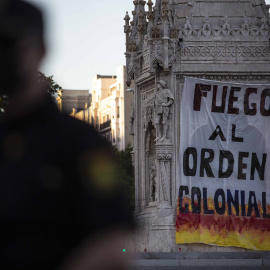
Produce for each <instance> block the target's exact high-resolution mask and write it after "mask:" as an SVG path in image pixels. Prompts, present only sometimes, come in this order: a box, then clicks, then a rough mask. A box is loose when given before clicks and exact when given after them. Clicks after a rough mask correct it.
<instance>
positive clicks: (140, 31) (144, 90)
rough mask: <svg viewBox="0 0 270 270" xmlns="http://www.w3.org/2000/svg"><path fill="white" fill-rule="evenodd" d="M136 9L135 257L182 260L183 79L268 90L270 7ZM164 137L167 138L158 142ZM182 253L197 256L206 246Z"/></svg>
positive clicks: (131, 57)
mask: <svg viewBox="0 0 270 270" xmlns="http://www.w3.org/2000/svg"><path fill="white" fill-rule="evenodd" d="M255 2H256V4H255V5H254V4H253V3H255ZM133 3H134V6H135V9H134V11H133V12H132V15H133V18H132V22H130V25H129V20H128V17H126V18H125V21H126V25H125V33H126V44H127V46H126V47H127V50H126V53H125V55H126V61H127V62H126V72H127V84H128V85H130V84H131V82H132V81H134V84H135V87H134V102H133V104H134V108H135V110H134V114H135V115H134V123H133V127H134V148H133V151H132V155H133V159H134V165H135V188H136V192H135V218H136V219H137V221H138V223H139V224H140V232H139V233H137V234H135V236H134V242H135V243H136V245H135V246H136V248H135V249H136V251H137V252H143V251H144V249H147V251H149V252H178V250H179V246H177V245H176V244H175V238H174V236H175V215H176V211H177V194H178V191H177V190H176V182H177V179H178V178H177V177H178V176H177V170H178V166H179V162H180V161H179V156H178V155H179V153H178V151H179V138H180V123H179V119H180V101H181V94H182V91H183V85H184V80H185V76H189V77H196V78H204V79H210V80H218V81H228V82H235V83H242V82H244V83H257V84H261V83H263V84H269V83H270V45H269V37H270V36H269V11H268V9H269V7H268V6H267V5H266V4H265V1H264V0H258V1H254V0H245V1H231V0H203V1H202V0H192V1H182V0H156V1H155V3H154V4H153V2H152V0H148V1H147V6H148V11H147V12H146V11H145V5H146V2H145V1H141V0H140V1H138V0H137V1H134V2H133ZM147 20H148V24H147ZM160 81H162V82H165V84H166V86H165V87H164V95H163V94H162V98H164V102H162V103H163V105H162V104H159V106H161V107H162V106H163V107H162V108H161V109H160V107H159V109H160V110H161V111H162V113H163V114H164V115H162V116H160V115H159V117H157V112H156V109H155V108H158V107H157V105H156V102H157V93H158V91H160V89H158V83H157V82H160ZM160 95H161V94H160ZM160 100H161V98H160ZM165 101H167V102H165ZM172 101H173V102H172ZM165 105H167V106H165ZM165 107H167V108H165ZM163 117H164V119H163ZM160 134H162V135H163V136H162V138H163V137H164V138H163V139H162V140H161V139H159V140H156V139H157V138H158V135H160ZM164 135H165V136H164ZM155 140H156V141H155ZM154 191H155V192H154ZM153 198H154V199H153ZM181 248H182V251H200V250H202V249H204V248H205V246H204V247H202V246H200V245H199V244H197V245H196V244H194V245H193V244H192V245H184V246H181ZM217 250H219V251H225V249H222V248H218V249H217V247H215V246H208V247H207V251H210V252H216V251H217ZM226 250H228V249H226ZM229 250H230V249H229ZM235 250H237V249H236V248H235V249H234V251H235ZM231 251H232V250H231Z"/></svg>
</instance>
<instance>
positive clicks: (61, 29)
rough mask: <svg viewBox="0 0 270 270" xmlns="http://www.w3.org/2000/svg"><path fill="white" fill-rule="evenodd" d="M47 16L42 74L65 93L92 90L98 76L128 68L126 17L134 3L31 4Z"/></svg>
mask: <svg viewBox="0 0 270 270" xmlns="http://www.w3.org/2000/svg"><path fill="white" fill-rule="evenodd" d="M28 2H31V3H33V4H35V5H36V6H38V7H40V8H42V10H43V13H44V15H45V23H46V24H45V26H46V43H47V56H46V57H45V59H44V60H43V62H42V65H41V67H40V70H41V71H42V72H44V73H45V75H46V76H51V75H53V76H54V80H55V81H56V82H57V83H58V84H60V86H62V88H63V89H75V90H76V89H79V90H81V89H89V90H90V88H91V79H92V77H93V76H94V75H96V74H102V75H116V70H117V67H119V66H121V65H125V55H124V53H125V34H124V28H123V26H124V24H125V21H124V17H125V14H126V11H129V14H131V11H132V10H133V9H134V8H133V7H134V5H133V1H132V0H115V1H113V2H112V1H109V0H76V1H74V0H28Z"/></svg>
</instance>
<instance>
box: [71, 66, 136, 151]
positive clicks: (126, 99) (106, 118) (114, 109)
mask: <svg viewBox="0 0 270 270" xmlns="http://www.w3.org/2000/svg"><path fill="white" fill-rule="evenodd" d="M125 82H126V69H125V67H124V66H121V67H119V68H118V69H117V75H110V76H107V75H96V76H94V78H93V80H92V88H91V92H92V103H91V106H90V107H87V106H85V107H84V108H82V109H81V110H80V111H79V110H78V109H77V110H76V109H75V107H74V109H73V112H72V113H71V116H73V117H75V118H77V119H79V120H81V121H84V122H86V123H89V124H91V125H93V126H95V128H96V129H97V130H98V131H99V132H100V133H101V135H102V136H103V137H105V138H106V139H107V140H108V141H110V142H111V143H112V145H114V146H115V147H116V148H117V149H118V150H124V149H125V148H126V147H127V146H128V145H132V144H133V136H132V135H130V134H129V122H130V114H131V111H132V107H131V103H132V100H133V93H132V92H126V90H127V87H126V83H125Z"/></svg>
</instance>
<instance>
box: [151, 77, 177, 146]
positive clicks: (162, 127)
mask: <svg viewBox="0 0 270 270" xmlns="http://www.w3.org/2000/svg"><path fill="white" fill-rule="evenodd" d="M173 103H174V96H173V94H172V92H171V90H170V89H167V88H166V82H165V81H163V80H160V81H159V82H158V83H157V90H156V94H155V114H156V118H155V124H156V129H157V138H156V140H155V141H156V142H163V141H164V140H165V139H167V133H168V129H169V120H170V114H171V108H172V105H173Z"/></svg>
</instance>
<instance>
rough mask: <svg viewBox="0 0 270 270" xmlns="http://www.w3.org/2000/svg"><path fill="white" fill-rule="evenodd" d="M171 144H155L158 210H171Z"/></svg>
mask: <svg viewBox="0 0 270 270" xmlns="http://www.w3.org/2000/svg"><path fill="white" fill-rule="evenodd" d="M172 151H173V144H172V143H166V144H157V145H156V153H157V161H158V162H157V176H158V190H159V192H158V205H159V208H172V198H171V194H172V192H171V160H172Z"/></svg>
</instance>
